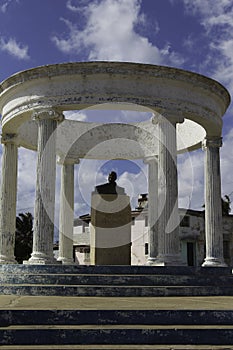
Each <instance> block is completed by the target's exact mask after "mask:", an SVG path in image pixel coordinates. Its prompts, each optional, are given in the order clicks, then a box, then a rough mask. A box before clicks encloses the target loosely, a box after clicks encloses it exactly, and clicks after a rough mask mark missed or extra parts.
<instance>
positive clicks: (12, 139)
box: [0, 134, 18, 264]
mask: <svg viewBox="0 0 233 350" xmlns="http://www.w3.org/2000/svg"><path fill="white" fill-rule="evenodd" d="M1 142H2V144H3V151H2V183H1V194H0V196H1V197H0V264H16V263H17V262H16V260H15V256H14V247H15V229H16V198H17V167H18V146H17V138H16V135H15V134H4V135H3V136H2V140H1Z"/></svg>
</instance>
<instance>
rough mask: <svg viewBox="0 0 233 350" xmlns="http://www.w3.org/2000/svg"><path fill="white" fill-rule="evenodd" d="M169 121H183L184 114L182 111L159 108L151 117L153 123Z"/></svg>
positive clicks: (175, 122) (174, 122)
mask: <svg viewBox="0 0 233 350" xmlns="http://www.w3.org/2000/svg"><path fill="white" fill-rule="evenodd" d="M163 122H164V123H166V122H169V123H171V124H173V125H174V124H177V123H183V122H184V116H183V113H182V112H172V111H170V110H165V109H159V110H158V111H157V113H155V114H154V116H153V117H152V123H153V124H159V123H163Z"/></svg>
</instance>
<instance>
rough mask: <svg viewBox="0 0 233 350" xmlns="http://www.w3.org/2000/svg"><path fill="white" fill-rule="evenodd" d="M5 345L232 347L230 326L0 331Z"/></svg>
mask: <svg viewBox="0 0 233 350" xmlns="http://www.w3.org/2000/svg"><path fill="white" fill-rule="evenodd" d="M0 339H1V346H4V345H12V344H14V345H19V346H20V345H48V346H49V345H59V346H61V345H71V344H74V345H87V344H88V345H91V344H92V345H103V344H105V345H107V344H110V345H111V344H114V345H127V344H131V345H137V347H138V346H140V345H145V344H147V345H152V344H153V345H158V344H159V345H174V344H175V345H177V344H179V345H187V344H188V345H193V344H194V345H198V344H199V345H210V344H211V345H227V346H229V345H233V328H232V327H227V326H225V327H219V326H218V327H217V328H216V327H214V328H213V327H201V326H199V327H198V326H195V327H193V326H190V327H185V326H180V327H178V326H175V327H172V326H170V327H164V326H156V327H149V326H147V327H141V326H140V325H138V326H134V327H133V328H131V327H122V326H119V327H109V326H106V327H103V326H101V327H95V328H94V327H93V326H92V327H91V326H90V327H87V326H86V327H77V326H76V327H73V328H72V327H62V326H60V327H59V328H56V327H52V326H50V327H39V326H37V327H36V328H35V327H28V328H27V327H26V326H24V327H23V328H22V327H21V328H19V327H18V328H17V327H9V328H0Z"/></svg>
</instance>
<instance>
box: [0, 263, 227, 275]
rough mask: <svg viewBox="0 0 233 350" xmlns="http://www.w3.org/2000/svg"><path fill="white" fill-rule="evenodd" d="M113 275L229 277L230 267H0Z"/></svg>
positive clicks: (16, 270)
mask: <svg viewBox="0 0 233 350" xmlns="http://www.w3.org/2000/svg"><path fill="white" fill-rule="evenodd" d="M1 273H3V274H14V273H15V274H47V273H49V274H97V275H98V274H114V275H117V274H119V275H137V274H139V275H204V276H206V275H209V276H219V275H220V276H224V275H226V276H230V275H232V268H230V267H217V268H216V267H190V266H178V267H172V266H161V267H159V266H142V265H139V266H133V265H131V266H127V265H122V266H119V265H98V266H97V265H89V266H87V265H61V264H57V265H22V264H15V265H14V264H3V265H0V274H1Z"/></svg>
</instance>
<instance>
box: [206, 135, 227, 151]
mask: <svg viewBox="0 0 233 350" xmlns="http://www.w3.org/2000/svg"><path fill="white" fill-rule="evenodd" d="M210 147H211V148H220V147H222V137H206V138H205V139H204V140H203V142H202V149H203V150H205V149H207V148H210Z"/></svg>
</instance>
